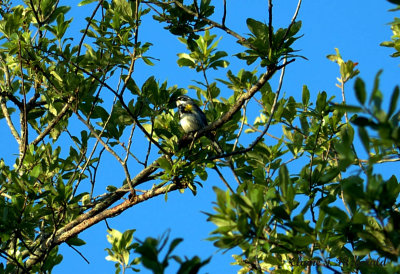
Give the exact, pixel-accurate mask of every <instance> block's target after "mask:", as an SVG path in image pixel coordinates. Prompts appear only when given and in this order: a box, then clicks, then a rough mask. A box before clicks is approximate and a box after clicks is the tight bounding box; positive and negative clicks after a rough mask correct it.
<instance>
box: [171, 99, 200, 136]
mask: <svg viewBox="0 0 400 274" xmlns="http://www.w3.org/2000/svg"><path fill="white" fill-rule="evenodd" d="M176 105H177V107H178V111H179V119H180V123H181V126H182V128H183V130H184V131H185V132H186V133H195V132H196V131H198V130H200V129H202V128H204V127H205V126H207V118H206V115H205V114H204V112H203V111H202V110H201V109H200V108H199V106H198V105H197V104H196V103H195V102H194V100H193V99H192V98H190V97H189V96H186V95H181V96H179V97H178V98H177V100H176Z"/></svg>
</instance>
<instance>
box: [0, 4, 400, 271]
mask: <svg viewBox="0 0 400 274" xmlns="http://www.w3.org/2000/svg"><path fill="white" fill-rule="evenodd" d="M17 2H18V1H15V3H17ZM77 3H78V2H75V1H74V2H71V6H72V9H71V11H70V12H69V13H68V14H67V16H66V19H69V18H70V17H73V18H74V20H73V21H72V23H71V26H72V28H70V29H69V32H67V34H66V35H65V36H66V37H79V33H78V30H80V29H81V28H82V27H81V26H82V22H83V21H81V20H83V18H84V17H86V16H89V15H88V14H86V12H87V11H88V10H91V9H90V8H89V7H90V6H88V8H87V9H86V8H83V9H82V8H77V7H76V5H77ZM296 4H297V1H292V0H291V1H285V3H284V4H283V3H280V2H278V1H277V2H276V3H275V5H274V18H273V21H274V25H275V27H284V26H286V22H287V21H288V20H290V18H291V16H292V13H293V10H294V9H295V6H296ZM216 7H217V12H216V14H217V16H219V15H220V14H221V10H220V8H219V7H218V5H216ZM390 8H393V6H392V5H390V3H388V2H386V1H365V2H363V3H359V2H358V3H356V1H344V0H342V1H339V0H338V1H304V3H303V5H302V8H301V10H300V14H299V17H298V19H299V20H302V22H303V26H302V29H301V34H304V36H303V37H302V38H301V39H299V40H298V41H297V42H296V49H301V52H300V54H301V55H303V56H305V57H306V58H308V61H307V60H302V59H297V60H296V62H294V63H293V64H291V65H290V66H289V67H288V68H287V71H286V75H285V80H284V82H283V87H282V90H283V91H284V92H285V95H286V96H293V97H295V99H296V100H301V90H302V86H303V85H305V84H306V85H308V88H309V90H310V93H311V98H316V95H317V93H318V92H319V91H326V92H327V93H328V97H329V96H336V98H337V99H338V102H339V101H340V90H339V89H338V88H337V87H336V86H335V83H336V77H337V76H338V68H337V65H336V64H334V63H332V62H331V61H329V60H328V59H327V58H326V56H327V55H328V54H333V53H334V48H339V49H340V52H341V54H342V56H343V58H344V59H345V60H347V59H351V60H353V61H354V62H358V65H357V68H358V69H359V70H360V71H361V73H360V76H361V77H362V78H363V79H364V80H365V81H366V83H367V90H370V89H371V86H372V82H373V78H374V76H375V74H376V73H377V71H378V70H379V69H383V74H382V76H381V90H382V91H388V92H391V91H392V89H393V87H394V86H395V85H396V84H398V75H399V69H400V68H399V65H398V60H396V59H394V58H391V57H390V56H389V55H390V54H391V53H392V50H391V49H387V48H384V47H381V46H380V45H379V44H380V43H381V42H382V41H387V40H389V37H390V36H391V35H392V33H391V31H390V28H389V27H388V25H387V23H389V22H391V21H392V20H393V14H391V13H389V12H388V10H389V9H390ZM247 17H252V18H254V19H256V20H259V21H262V22H263V21H265V20H266V19H265V18H267V3H266V1H261V0H254V1H230V2H229V6H228V15H227V22H226V24H227V25H228V26H230V27H231V28H232V29H234V30H235V31H236V32H238V33H240V34H245V33H248V32H249V31H248V29H247V27H246V18H247ZM142 23H143V25H142V29H141V33H140V38H141V40H143V41H150V42H152V43H153V46H152V47H151V49H150V51H149V52H148V53H149V55H151V56H153V57H155V58H157V59H159V60H158V61H154V60H153V62H155V64H156V66H154V67H149V66H146V65H145V64H143V63H141V64H140V65H139V63H138V66H137V67H136V69H135V70H136V72H135V81H136V82H137V83H138V85H139V86H141V85H142V84H143V82H144V81H145V79H147V78H148V77H150V76H151V75H155V76H156V78H157V80H159V81H161V82H162V81H164V80H168V83H169V84H178V85H179V86H180V87H187V86H189V85H191V84H193V82H192V80H199V79H200V75H196V74H194V72H193V71H192V70H189V69H188V68H180V67H179V66H178V65H177V63H176V61H177V56H176V53H179V52H186V50H185V45H183V44H182V43H180V42H179V41H178V39H176V37H173V36H171V35H170V34H169V33H168V32H167V31H165V30H164V29H163V25H162V24H157V23H155V22H154V21H153V20H149V21H143V22H142ZM220 34H221V33H220ZM76 39H78V38H76ZM238 47H239V46H238V45H237V44H236V41H234V40H233V39H232V38H231V37H228V36H226V35H223V38H222V40H221V41H220V43H219V49H221V50H225V51H226V52H228V54H230V55H232V54H235V53H237V52H238V49H239V48H238ZM233 60H235V59H233ZM236 60H237V61H235V62H231V64H230V67H229V69H231V70H232V71H238V70H239V69H241V68H242V66H243V62H242V61H239V60H238V59H236ZM225 73H226V71H225V70H223V69H221V70H219V71H216V72H215V74H214V75H213V77H215V78H224V76H225ZM275 77H277V76H275ZM275 80H276V79H275ZM272 83H277V81H272ZM352 85H353V84H352V83H350V84H349V85H348V87H351V86H352ZM274 88H275V87H274V86H273V89H274ZM348 90H349V92H348V93H347V100H348V102H349V103H351V102H354V101H355V97H354V93H353V92H352V91H351V90H350V89H349V88H348ZM189 95H192V96H194V95H195V92H193V91H190V92H189ZM384 95H385V94H384ZM389 96H390V93H389V94H387V96H386V97H385V99H386V100H385V101H384V102H386V103H388V101H389ZM110 98H111V97H110ZM253 115H257V113H254V114H253ZM77 126H78V125H77ZM3 131H4V132H3ZM8 131H9V129H8V128H7V125H6V123H5V121H4V119H3V120H1V121H0V134H1V136H4V137H3V138H2V141H1V142H0V151H1V152H2V153H1V157H3V158H4V160H5V161H6V163H9V164H11V163H13V161H14V159H15V158H14V157H16V155H13V153H15V152H16V151H18V147H17V145H16V143H15V141H14V140H13V139H7V138H8V137H9V136H10V135H9V132H8ZM135 146H136V148H135ZM141 147H142V146H141V145H140V144H134V149H137V151H139V150H140V149H141ZM356 149H357V151H358V152H359V153H360V156H361V157H363V156H364V154H363V153H365V151H364V150H363V148H362V147H361V145H358V146H357V148H356ZM106 157H108V159H107V160H105V161H104V160H103V164H102V165H103V168H101V169H100V170H99V172H100V173H99V176H98V178H99V179H98V181H97V188H98V189H105V187H106V186H107V185H110V184H112V183H115V182H121V181H122V180H123V179H124V178H123V173H122V170H121V168H120V166H119V165H118V163H116V162H115V161H114V160H113V159H112V158H111V156H106ZM288 167H289V169H290V171H291V172H295V171H296V168H298V169H299V168H300V166H297V164H296V165H292V166H291V165H289V166H288ZM379 168H382V170H379V171H380V172H381V173H382V174H384V175H385V174H387V176H388V177H389V175H391V174H392V173H393V170H394V169H393V168H394V165H390V164H387V165H385V166H380V167H379ZM349 172H351V171H349ZM210 174H212V175H211V176H209V178H208V180H207V182H206V183H204V184H203V185H204V187H203V188H202V189H200V190H199V191H198V194H197V196H195V197H194V196H193V195H192V194H191V193H190V192H189V191H187V192H185V193H184V194H179V193H170V194H169V196H168V201H167V202H165V200H164V197H158V198H155V199H152V200H151V201H149V202H146V203H143V204H138V205H137V206H135V207H133V208H132V209H130V210H128V211H127V212H124V213H123V214H122V215H120V216H118V217H116V218H114V219H111V220H109V224H110V226H111V227H112V228H115V229H117V230H120V231H125V230H127V229H132V228H135V229H136V232H135V234H134V236H135V237H137V238H139V239H144V238H146V237H147V236H156V235H162V234H163V233H164V232H165V231H166V229H167V228H169V229H170V235H171V238H175V237H182V238H184V242H183V243H181V244H180V245H179V246H178V248H177V253H178V254H180V255H187V256H188V257H191V256H194V255H198V256H200V257H201V258H203V259H205V258H207V257H208V256H210V255H211V254H212V255H213V257H212V260H211V262H210V263H209V264H208V265H206V266H205V267H204V268H203V269H202V270H201V273H206V272H208V273H232V272H234V271H237V270H238V267H235V266H230V265H229V263H230V262H232V258H231V257H230V255H231V254H233V253H235V250H233V251H229V252H227V253H226V254H222V253H221V252H219V253H216V248H215V247H213V246H212V243H211V242H208V241H205V239H206V238H207V237H209V233H210V232H211V231H212V230H214V229H215V226H214V225H213V224H212V223H209V222H206V218H207V216H206V215H205V214H204V213H202V212H212V202H213V201H214V200H215V193H214V192H213V191H212V186H215V185H217V186H219V187H222V186H221V182H220V180H219V179H218V178H217V177H216V176H215V175H214V174H213V173H212V172H210ZM102 185H103V186H104V187H102ZM98 194H100V193H98ZM106 229H107V228H106V226H105V225H103V224H102V223H100V224H99V225H97V226H94V227H92V228H90V229H88V230H87V231H85V232H83V233H82V234H81V235H80V238H82V239H84V240H85V241H86V243H87V245H84V246H82V247H78V249H79V251H80V252H82V253H83V254H84V256H85V257H86V258H87V259H88V260H89V261H90V264H87V263H86V262H85V261H84V260H83V259H82V258H81V257H80V256H79V255H78V254H77V253H76V252H75V251H73V250H72V249H71V248H69V247H68V246H66V245H62V246H61V248H60V253H61V254H63V256H64V260H63V262H62V263H61V264H60V265H57V266H56V267H55V269H54V272H56V273H71V272H76V273H85V272H89V273H112V272H113V271H114V270H115V268H114V265H113V263H110V262H108V261H106V260H104V257H105V256H106V255H107V254H106V252H105V251H104V248H105V247H107V246H108V242H107V239H106ZM236 251H237V250H236ZM236 253H237V252H236ZM173 269H174V268H173V266H172V267H171V268H170V269H169V271H171V273H172V272H174V271H173Z"/></svg>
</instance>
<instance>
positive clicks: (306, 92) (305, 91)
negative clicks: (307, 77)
mask: <svg viewBox="0 0 400 274" xmlns="http://www.w3.org/2000/svg"><path fill="white" fill-rule="evenodd" d="M309 101H310V91H309V90H308V87H307V86H306V85H304V86H303V92H302V102H303V105H305V106H307V105H308V102H309Z"/></svg>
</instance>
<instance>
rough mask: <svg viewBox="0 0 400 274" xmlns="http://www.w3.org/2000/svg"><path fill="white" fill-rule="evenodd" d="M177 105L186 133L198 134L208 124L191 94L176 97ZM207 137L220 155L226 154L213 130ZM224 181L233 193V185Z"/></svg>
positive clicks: (226, 158) (228, 161)
mask: <svg viewBox="0 0 400 274" xmlns="http://www.w3.org/2000/svg"><path fill="white" fill-rule="evenodd" d="M176 106H177V107H178V114H179V119H180V124H181V127H182V128H183V131H185V133H187V134H194V136H196V134H197V132H198V131H199V130H201V129H202V128H204V127H206V126H207V125H208V123H207V118H206V115H205V114H204V112H203V111H202V110H201V109H200V107H199V106H198V105H197V104H196V102H195V101H194V100H193V99H192V98H190V97H189V96H187V95H180V96H179V97H178V98H177V99H176ZM206 137H207V138H208V139H210V141H211V144H212V146H213V147H214V149H215V151H216V152H217V153H218V154H220V155H222V154H224V151H223V150H222V148H221V146H220V145H219V144H218V142H217V140H216V139H215V136H214V135H213V134H212V133H211V132H208V133H206ZM192 144H193V143H192ZM181 147H182V146H181ZM190 147H191V146H190ZM225 160H226V162H227V164H228V165H229V167H230V168H231V170H232V172H233V175H234V177H235V179H236V180H237V181H238V182H239V184H240V180H239V178H238V176H237V175H236V172H235V169H234V165H233V162H232V160H231V159H230V158H229V157H225ZM224 183H225V184H226V186H227V187H228V188H229V189H230V190H231V191H232V193H234V191H233V189H232V188H231V186H230V185H229V184H228V183H226V182H224Z"/></svg>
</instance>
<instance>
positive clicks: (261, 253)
mask: <svg viewBox="0 0 400 274" xmlns="http://www.w3.org/2000/svg"><path fill="white" fill-rule="evenodd" d="M61 2H63V1H58V0H42V1H39V0H33V1H32V0H30V1H28V0H26V1H23V3H22V4H21V5H13V4H12V3H11V2H10V1H1V3H0V14H1V20H0V41H1V45H0V70H1V74H0V107H1V115H0V119H2V120H3V121H4V122H5V123H6V124H7V126H8V129H7V130H8V134H9V135H10V136H11V137H12V138H14V139H15V142H16V144H17V146H18V151H16V154H15V155H16V156H15V157H14V156H12V155H6V156H5V158H4V159H2V160H1V161H0V194H1V199H0V216H2V217H1V222H0V256H1V257H2V258H3V259H4V263H2V264H1V271H2V272H7V273H16V272H21V273H23V272H51V271H52V269H53V268H54V266H56V265H57V264H59V263H61V262H62V255H61V254H59V253H58V247H59V246H60V245H61V244H63V243H66V244H68V245H69V246H71V247H73V248H75V247H74V246H81V245H84V244H85V242H84V241H83V240H82V239H80V238H79V234H80V233H81V232H82V231H84V230H86V229H88V228H90V227H91V226H93V225H95V224H97V223H99V222H101V221H103V220H106V219H107V218H111V217H115V216H117V215H119V214H121V213H123V212H124V211H126V210H128V209H129V208H130V207H132V206H135V205H137V204H138V203H141V202H145V201H147V200H149V199H151V198H154V197H156V196H159V195H164V196H165V199H167V198H168V193H170V192H172V191H181V192H184V191H185V190H186V189H187V188H189V190H190V191H191V192H192V193H193V194H196V193H197V191H198V189H197V187H198V186H202V184H201V183H200V182H198V181H197V180H198V178H200V179H201V180H203V181H206V180H207V179H208V172H209V171H210V169H213V170H215V171H216V172H217V173H218V174H219V175H220V178H221V180H222V181H223V182H224V183H225V184H226V187H227V189H221V188H218V187H214V191H215V193H216V203H215V208H214V209H215V212H213V213H207V216H208V221H210V222H213V223H214V224H215V225H216V229H215V230H214V231H213V232H212V234H211V236H210V238H209V240H210V241H213V242H214V245H215V246H217V247H218V248H220V249H221V250H229V249H234V250H239V254H238V255H235V256H234V264H236V265H239V266H241V270H240V272H241V273H248V272H250V273H262V272H274V273H292V272H294V273H300V272H302V271H306V272H308V273H310V272H311V266H313V265H315V266H316V269H317V271H318V272H320V273H322V271H324V270H327V269H329V270H331V271H334V272H335V271H336V272H347V273H349V272H362V273H378V272H379V273H396V272H399V268H400V266H399V264H398V257H399V252H400V229H399V223H400V222H399V221H400V213H399V209H398V208H399V201H398V200H399V199H398V197H399V192H400V185H399V183H398V180H397V177H396V176H395V175H392V176H387V174H380V173H379V165H382V164H387V163H389V162H394V161H398V160H399V157H398V150H399V148H400V130H399V128H400V127H399V120H400V119H399V115H400V111H399V110H398V107H397V106H398V105H397V102H398V97H399V87H395V88H394V89H393V92H392V95H391V96H390V102H389V104H388V107H387V108H385V107H384V104H383V100H384V98H383V94H387V93H385V92H383V91H381V90H380V85H379V82H380V73H381V72H378V73H377V76H376V78H375V82H374V85H373V88H372V91H370V92H368V91H367V90H366V84H365V81H364V80H362V79H361V78H356V76H357V75H358V74H359V73H360V71H359V70H358V69H357V68H356V67H357V63H356V62H353V61H351V60H348V61H344V60H343V58H342V56H341V55H340V53H339V50H338V49H336V53H335V54H331V55H328V59H330V60H331V61H333V62H335V63H337V64H338V66H339V77H338V84H337V86H338V87H339V89H340V90H341V92H342V98H341V100H339V101H338V100H337V99H335V98H334V97H330V96H329V95H328V93H327V92H325V91H323V92H319V93H318V95H317V96H316V98H312V97H311V95H310V94H311V93H310V91H309V89H308V87H307V86H304V87H303V89H302V97H301V101H296V99H295V98H294V97H292V96H289V97H281V96H280V91H281V84H282V81H283V79H284V72H285V68H286V66H289V65H290V64H291V63H292V62H293V61H294V60H296V59H298V58H305V57H303V56H300V55H298V54H297V50H296V43H295V42H296V41H297V40H298V39H299V38H300V37H301V35H300V33H301V22H300V21H297V14H298V11H299V10H298V9H299V8H300V3H301V2H299V5H298V7H297V9H296V10H295V11H294V16H293V18H292V19H291V20H290V21H289V22H287V25H286V27H283V28H279V29H276V28H274V27H273V25H272V3H271V1H270V2H269V4H270V5H269V9H268V23H265V22H261V21H257V20H255V19H253V18H248V19H247V21H246V22H247V28H248V30H249V33H248V34H247V35H245V36H242V35H241V34H238V33H237V32H235V31H234V30H233V29H230V28H229V27H228V26H227V25H226V24H225V21H226V9H227V7H226V3H225V1H224V2H223V3H224V5H222V7H219V9H221V10H222V14H223V16H222V19H221V20H220V21H219V20H218V21H216V20H215V19H214V18H215V14H214V12H215V11H216V7H215V6H213V5H212V3H211V0H201V1H196V0H194V1H182V0H172V1H164V0H149V1H140V0H136V1H127V0H112V1H111V0H110V1H105V0H97V1H96V0H83V1H82V2H81V3H80V4H79V8H88V7H90V8H92V10H93V12H92V13H90V14H91V15H90V16H89V17H87V18H86V19H85V20H86V23H85V25H83V26H82V27H81V30H80V34H79V35H77V34H76V33H75V32H72V30H71V24H72V23H73V19H72V17H71V14H70V13H69V11H70V7H68V6H63V5H62V3H61ZM64 2H65V3H68V2H67V1H64ZM187 2H190V3H187ZM214 2H215V3H216V1H213V4H214ZM392 2H394V3H397V2H398V1H392ZM89 4H90V5H89ZM397 4H398V3H397ZM215 5H217V4H215ZM74 20H75V19H74ZM144 21H146V22H150V23H152V24H158V23H163V26H164V27H165V29H166V30H168V31H169V33H170V34H171V35H175V36H177V37H178V39H179V41H180V42H182V43H183V44H184V45H185V46H186V50H185V52H182V53H177V56H178V58H177V65H178V66H179V67H187V68H189V69H193V72H194V73H196V74H197V73H198V74H199V75H200V77H202V80H197V81H195V84H193V85H191V86H189V87H188V88H189V89H193V90H195V91H196V93H197V101H198V103H199V105H201V106H204V108H203V109H205V112H206V116H207V119H208V121H209V122H210V124H209V125H208V126H207V127H206V128H204V129H201V130H200V131H198V132H197V133H196V134H186V135H185V134H184V133H183V131H182V130H181V129H180V126H179V121H178V120H179V118H178V115H177V114H176V113H175V111H174V108H176V104H175V100H176V98H177V97H178V96H179V95H181V94H184V93H187V89H186V88H185V87H180V86H179V85H178V84H173V85H169V84H168V83H167V82H166V81H164V82H162V81H160V80H158V79H157V75H152V76H150V77H148V78H147V79H146V80H144V81H143V83H142V84H141V85H139V84H138V83H139V82H140V81H138V78H137V76H136V74H135V68H137V67H138V66H156V65H157V59H155V58H154V57H152V56H151V55H149V49H151V47H152V42H154V41H142V40H141V39H140V35H139V34H140V30H141V29H142V23H143V22H144ZM398 23H399V22H398V19H395V21H394V22H393V23H391V26H392V30H393V34H394V35H393V37H392V41H390V42H384V43H382V45H383V46H388V47H392V48H394V49H395V50H396V52H395V53H394V54H393V57H397V56H398V55H399V54H398V53H399V45H398V42H399V39H398V38H399V37H398V36H399V24H398ZM221 33H222V34H223V35H226V36H230V37H232V38H234V39H235V41H237V42H238V45H239V47H241V48H240V50H239V52H238V53H236V54H235V55H233V56H231V55H229V54H228V53H227V51H224V50H219V42H220V40H221V37H220V36H221ZM74 39H75V40H74ZM156 42H159V41H157V40H156ZM233 62H242V64H243V68H242V69H241V70H239V71H237V72H235V71H232V69H231V67H230V66H231V65H230V64H232V63H233ZM260 68H261V69H263V71H262V72H259V71H258V69H260ZM225 69H226V77H223V78H222V79H221V77H219V79H215V78H216V77H214V73H215V71H225ZM277 73H280V74H281V77H280V79H279V80H278V82H277V83H275V81H276V80H275V78H273V76H274V75H275V74H277ZM353 80H354V90H355V95H356V98H357V100H358V104H349V103H348V102H347V101H346V96H345V95H346V89H345V88H347V86H348V85H349V83H350V82H351V81H353ZM272 83H274V84H277V86H278V88H277V90H276V91H272V88H271V86H272ZM385 99H386V98H385ZM249 109H251V110H252V111H251V113H250V111H249V112H248V111H247V110H249ZM254 113H257V114H256V115H255V116H256V117H254ZM350 115H352V116H350ZM271 128H273V129H274V132H276V131H278V132H279V134H280V135H279V136H274V135H272V134H271V133H270V129H271ZM275 130H276V131H275ZM279 130H280V131H279ZM3 134H6V133H3ZM210 135H213V136H214V137H215V139H216V140H217V141H218V143H219V146H220V150H218V151H217V150H216V149H214V148H213V147H212V145H211V142H210V140H209V139H208V138H206V137H205V136H210ZM268 136H272V139H269V138H268ZM273 140H275V141H273ZM183 141H185V142H186V143H187V144H190V145H188V146H182V143H183ZM133 142H135V143H139V144H141V145H140V147H141V151H136V150H135V149H134V148H133V147H132V143H133ZM357 142H360V143H361V144H362V146H363V147H364V150H365V153H360V151H358V150H357V149H356V148H355V144H357ZM107 154H108V156H111V157H113V159H114V161H115V163H117V164H119V166H120V167H121V174H122V176H123V177H124V178H123V179H121V180H120V181H118V180H115V181H114V182H113V184H112V185H109V186H108V187H107V188H106V189H103V187H102V186H101V184H99V183H98V181H99V180H100V179H99V178H98V175H97V174H98V171H99V170H101V169H103V168H107V164H104V160H103V159H104V158H106V157H107V156H105V155H107ZM364 158H365V159H364ZM222 159H224V160H222ZM102 160H103V161H102ZM128 163H129V164H128ZM293 163H296V165H297V167H293ZM225 170H226V171H227V172H232V176H231V177H226V178H225V176H226V175H225V176H224V174H225ZM221 171H224V172H221ZM350 171H351V172H350ZM390 175H391V174H390ZM232 185H234V187H232ZM97 193H101V194H100V195H97ZM134 231H135V230H127V231H125V232H123V233H121V232H119V231H117V230H115V229H112V230H109V234H108V236H107V239H108V241H109V242H110V244H111V248H106V251H107V252H108V256H107V257H106V259H107V260H110V261H113V262H115V267H116V272H117V273H119V272H121V271H122V272H125V271H126V270H127V269H132V270H134V271H139V269H140V268H139V267H138V266H137V264H139V263H140V264H142V265H143V266H144V267H145V268H147V269H149V270H151V271H152V272H153V273H164V272H165V271H166V268H167V267H168V266H169V262H170V260H174V261H175V262H177V263H178V265H179V270H178V273H197V272H198V271H199V269H200V268H201V267H203V266H204V265H206V264H207V263H208V262H209V260H210V259H206V260H201V259H200V258H199V257H197V256H194V257H193V258H191V259H188V258H184V259H182V258H181V257H178V256H177V255H173V251H174V250H175V248H176V246H177V245H178V244H179V243H180V242H181V241H182V239H179V238H178V239H174V240H172V241H171V243H170V244H169V247H168V248H166V246H167V243H168V239H169V237H168V236H164V237H162V238H160V239H155V238H153V237H148V238H147V239H146V240H144V241H140V240H134V239H133V233H134ZM240 250H241V251H240ZM132 254H135V256H134V258H133V259H132ZM160 258H161V259H160ZM380 262H384V263H380Z"/></svg>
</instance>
